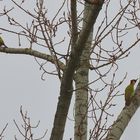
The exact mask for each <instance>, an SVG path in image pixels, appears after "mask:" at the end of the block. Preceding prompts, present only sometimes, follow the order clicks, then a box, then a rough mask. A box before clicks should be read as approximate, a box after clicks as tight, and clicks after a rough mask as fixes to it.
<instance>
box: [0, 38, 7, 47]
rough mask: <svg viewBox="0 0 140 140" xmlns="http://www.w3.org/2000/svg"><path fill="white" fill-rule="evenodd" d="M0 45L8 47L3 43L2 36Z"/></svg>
mask: <svg viewBox="0 0 140 140" xmlns="http://www.w3.org/2000/svg"><path fill="white" fill-rule="evenodd" d="M2 46H4V47H6V48H8V47H7V46H6V45H5V43H4V41H3V39H2V37H1V36H0V47H2Z"/></svg>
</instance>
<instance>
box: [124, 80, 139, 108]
mask: <svg viewBox="0 0 140 140" xmlns="http://www.w3.org/2000/svg"><path fill="white" fill-rule="evenodd" d="M136 81H137V80H136V79H132V80H131V81H130V84H129V85H128V86H127V87H126V89H125V105H126V106H129V105H130V103H131V101H132V97H133V96H134V85H135V83H136Z"/></svg>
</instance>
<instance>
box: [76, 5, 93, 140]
mask: <svg viewBox="0 0 140 140" xmlns="http://www.w3.org/2000/svg"><path fill="white" fill-rule="evenodd" d="M90 8H91V6H90V5H89V4H86V5H85V9H84V18H83V19H84V20H83V26H85V24H86V20H87V19H86V18H87V15H88V12H89V9H90ZM92 38H93V30H91V32H90V35H89V37H88V40H87V42H86V44H85V48H84V50H83V53H82V55H81V58H80V64H79V68H78V70H77V71H76V74H75V87H76V92H75V127H74V140H87V127H88V122H87V111H88V77H89V57H90V48H91V44H92Z"/></svg>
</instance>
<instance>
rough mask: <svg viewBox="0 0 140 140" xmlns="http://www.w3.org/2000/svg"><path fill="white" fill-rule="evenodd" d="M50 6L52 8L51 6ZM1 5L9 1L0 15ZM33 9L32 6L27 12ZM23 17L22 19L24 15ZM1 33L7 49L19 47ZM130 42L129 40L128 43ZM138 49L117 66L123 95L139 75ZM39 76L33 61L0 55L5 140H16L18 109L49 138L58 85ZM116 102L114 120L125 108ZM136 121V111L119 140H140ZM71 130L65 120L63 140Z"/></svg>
mask: <svg viewBox="0 0 140 140" xmlns="http://www.w3.org/2000/svg"><path fill="white" fill-rule="evenodd" d="M49 4H50V5H51V3H49ZM4 5H7V6H8V7H10V6H11V2H9V0H5V1H0V12H1V10H2V7H3V6H4ZM33 6H34V5H32V2H31V3H30V4H29V5H28V6H27V8H28V7H33ZM114 6H115V5H114ZM112 7H113V6H112ZM113 10H114V8H112V11H113ZM50 13H51V12H50ZM52 14H53V13H52ZM13 16H16V17H21V15H18V14H17V12H14V13H13ZM22 16H23V17H24V15H22ZM0 18H1V17H0ZM25 19H26V18H25V17H24V19H23V18H21V19H20V20H21V21H24V20H25ZM5 25H6V19H3V20H0V27H5ZM7 28H8V26H7ZM0 32H1V33H2V36H3V37H4V40H5V43H6V44H7V46H8V47H14V46H15V47H16V46H17V45H18V43H17V38H14V37H13V36H12V35H9V34H7V33H6V32H2V31H0ZM130 38H131V36H130ZM130 38H128V40H129V39H130ZM25 44H26V42H25ZM108 45H109V44H108ZM126 45H127V44H126ZM139 47H140V46H139ZM139 47H137V48H134V49H133V50H132V51H131V54H130V56H129V57H128V58H126V59H124V60H122V61H121V62H119V71H118V72H117V74H118V78H120V79H121V78H122V77H123V75H124V74H125V73H126V72H127V73H128V76H127V78H126V80H125V81H124V83H123V84H122V85H121V87H120V88H119V90H120V92H122V93H123V92H124V89H125V87H126V85H127V84H128V83H129V80H130V79H133V78H138V76H139V75H140V72H139V70H140V63H139V52H140V48H139ZM41 74H42V71H41V70H40V69H39V66H38V64H37V63H36V62H35V59H34V58H33V57H31V56H25V55H10V54H3V53H0V88H1V92H0V97H1V98H0V112H1V113H0V114H1V119H0V131H1V130H2V128H3V127H4V125H5V124H6V123H8V124H9V125H8V128H7V130H6V132H5V140H6V139H11V140H12V139H14V135H15V134H17V136H18V132H17V129H16V127H15V125H14V123H13V119H15V120H17V122H18V123H19V124H20V123H21V117H20V113H19V109H20V106H21V105H22V106H23V110H24V111H26V110H27V111H28V113H29V116H30V117H31V120H32V123H33V124H36V123H37V122H38V120H40V121H41V123H40V127H39V129H38V130H36V132H37V133H36V134H37V135H39V136H41V135H42V134H43V131H45V130H46V129H48V134H47V136H46V137H47V138H49V136H50V132H51V129H52V125H53V117H54V114H55V111H56V105H57V101H58V95H59V86H60V83H59V80H58V79H57V78H56V77H55V76H49V75H46V76H45V81H43V80H41ZM117 101H118V104H119V105H118V107H116V108H115V109H116V110H114V112H116V114H114V115H115V116H116V117H117V115H118V114H119V113H120V111H121V109H122V108H123V106H124V99H123V97H121V98H119V100H117ZM72 103H73V101H72ZM72 110H73V107H72V106H71V109H70V113H69V117H70V118H72V116H73V115H72ZM139 118H140V111H139V110H138V111H137V112H136V114H135V116H134V117H133V118H132V120H131V122H130V123H129V125H128V127H127V129H126V130H125V132H124V134H123V136H122V137H121V140H132V139H138V137H139V136H140V134H139V131H138V130H140V122H139ZM72 128H73V122H72V121H70V120H68V123H67V127H66V132H65V138H64V140H68V139H69V138H70V137H73V131H70V130H72Z"/></svg>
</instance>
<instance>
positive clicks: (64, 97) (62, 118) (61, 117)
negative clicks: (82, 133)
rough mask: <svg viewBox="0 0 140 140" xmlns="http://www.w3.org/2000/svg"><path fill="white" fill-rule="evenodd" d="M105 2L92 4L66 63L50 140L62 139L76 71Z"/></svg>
mask: <svg viewBox="0 0 140 140" xmlns="http://www.w3.org/2000/svg"><path fill="white" fill-rule="evenodd" d="M103 2H104V1H102V0H101V3H100V4H99V5H95V6H94V5H92V6H91V8H90V9H89V11H88V16H87V22H86V24H85V26H84V27H83V28H82V30H81V32H80V34H79V37H78V39H77V41H76V43H75V46H74V47H73V50H72V52H71V55H70V58H69V61H68V63H67V64H66V69H65V71H64V74H63V78H62V82H61V87H60V97H59V101H58V105H57V110H56V114H55V118H54V124H53V129H52V133H51V138H50V140H62V139H63V134H64V129H65V124H66V118H67V114H68V110H69V106H70V101H71V97H72V82H73V76H74V72H75V70H76V68H77V65H78V64H79V62H80V57H81V54H82V52H83V50H84V48H85V44H86V42H87V39H88V37H89V35H90V32H91V30H92V27H93V25H94V23H95V21H96V19H97V16H98V14H99V12H100V10H101V8H102V5H103Z"/></svg>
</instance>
